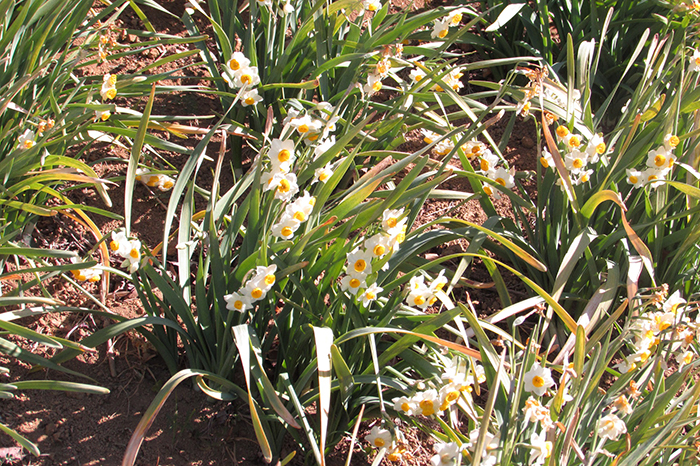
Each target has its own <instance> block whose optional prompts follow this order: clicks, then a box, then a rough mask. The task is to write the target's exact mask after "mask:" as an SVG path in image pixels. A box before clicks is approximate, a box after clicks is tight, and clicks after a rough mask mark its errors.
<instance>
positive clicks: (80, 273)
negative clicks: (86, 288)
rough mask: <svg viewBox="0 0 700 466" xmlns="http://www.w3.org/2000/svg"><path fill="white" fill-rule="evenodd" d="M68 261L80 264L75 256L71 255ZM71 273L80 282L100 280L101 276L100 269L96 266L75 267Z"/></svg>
mask: <svg viewBox="0 0 700 466" xmlns="http://www.w3.org/2000/svg"><path fill="white" fill-rule="evenodd" d="M70 261H71V262H72V263H73V264H80V263H82V261H81V260H80V259H78V258H77V257H71V259H70ZM70 272H71V274H72V275H73V278H74V279H76V280H78V281H81V282H85V281H87V282H92V283H94V282H97V281H99V280H100V277H101V276H102V270H101V269H98V268H97V267H87V268H84V269H76V270H71V271H70Z"/></svg>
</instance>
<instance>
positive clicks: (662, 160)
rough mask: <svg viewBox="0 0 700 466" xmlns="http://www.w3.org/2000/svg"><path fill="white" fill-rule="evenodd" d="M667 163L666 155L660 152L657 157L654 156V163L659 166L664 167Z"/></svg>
mask: <svg viewBox="0 0 700 466" xmlns="http://www.w3.org/2000/svg"><path fill="white" fill-rule="evenodd" d="M665 164H666V157H664V156H663V155H661V154H659V155H657V156H656V157H654V165H656V166H657V167H663V166H664V165H665Z"/></svg>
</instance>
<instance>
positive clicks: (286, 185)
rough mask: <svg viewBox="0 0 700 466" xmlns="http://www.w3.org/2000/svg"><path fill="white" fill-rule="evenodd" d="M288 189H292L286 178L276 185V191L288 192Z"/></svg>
mask: <svg viewBox="0 0 700 466" xmlns="http://www.w3.org/2000/svg"><path fill="white" fill-rule="evenodd" d="M290 189H292V185H291V184H290V183H289V180H286V179H282V180H281V181H280V184H279V186H278V187H277V191H279V192H281V193H288V192H289V190H290Z"/></svg>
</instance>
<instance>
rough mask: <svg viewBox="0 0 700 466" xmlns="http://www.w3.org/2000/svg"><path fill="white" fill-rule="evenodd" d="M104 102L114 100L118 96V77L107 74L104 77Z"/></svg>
mask: <svg viewBox="0 0 700 466" xmlns="http://www.w3.org/2000/svg"><path fill="white" fill-rule="evenodd" d="M100 96H102V100H110V99H114V98H115V97H116V96H117V75H116V74H109V73H107V74H106V75H104V76H103V77H102V87H101V88H100Z"/></svg>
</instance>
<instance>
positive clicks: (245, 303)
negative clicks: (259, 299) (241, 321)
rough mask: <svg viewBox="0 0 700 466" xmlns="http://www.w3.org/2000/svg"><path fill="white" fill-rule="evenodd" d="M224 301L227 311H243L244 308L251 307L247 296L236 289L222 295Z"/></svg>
mask: <svg viewBox="0 0 700 466" xmlns="http://www.w3.org/2000/svg"><path fill="white" fill-rule="evenodd" d="M224 300H225V301H226V309H228V310H229V311H238V312H244V311H245V310H246V309H249V308H251V307H253V305H252V304H251V302H250V300H249V299H248V297H247V296H244V295H242V294H240V293H238V292H237V291H236V292H234V293H231V294H227V295H225V296H224Z"/></svg>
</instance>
